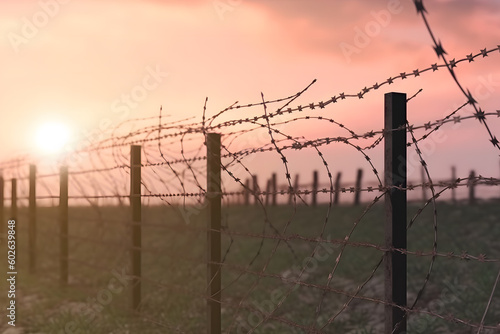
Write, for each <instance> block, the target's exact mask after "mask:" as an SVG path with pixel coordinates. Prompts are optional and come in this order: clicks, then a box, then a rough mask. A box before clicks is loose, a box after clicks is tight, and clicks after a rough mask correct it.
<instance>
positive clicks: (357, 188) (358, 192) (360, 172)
mask: <svg viewBox="0 0 500 334" xmlns="http://www.w3.org/2000/svg"><path fill="white" fill-rule="evenodd" d="M361 179H363V170H362V169H358V174H357V175H356V186H355V188H354V190H355V192H354V205H359V198H360V195H361Z"/></svg>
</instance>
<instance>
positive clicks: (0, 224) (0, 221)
mask: <svg viewBox="0 0 500 334" xmlns="http://www.w3.org/2000/svg"><path fill="white" fill-rule="evenodd" d="M4 188H5V182H4V179H3V176H0V238H3V237H4V233H5V231H6V227H5V224H6V222H4V218H3V217H4V207H5V203H4V200H5V196H4Z"/></svg>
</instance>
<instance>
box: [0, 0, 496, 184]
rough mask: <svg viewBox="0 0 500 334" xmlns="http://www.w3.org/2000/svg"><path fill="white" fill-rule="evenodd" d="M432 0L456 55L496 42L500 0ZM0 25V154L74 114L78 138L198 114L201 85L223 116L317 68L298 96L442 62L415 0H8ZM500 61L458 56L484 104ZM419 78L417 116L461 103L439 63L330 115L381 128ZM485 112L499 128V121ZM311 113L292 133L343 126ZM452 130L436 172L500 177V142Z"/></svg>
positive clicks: (347, 164)
mask: <svg viewBox="0 0 500 334" xmlns="http://www.w3.org/2000/svg"><path fill="white" fill-rule="evenodd" d="M424 4H425V6H426V9H427V12H428V20H429V24H430V25H431V27H432V29H433V31H434V33H435V34H436V36H437V38H438V39H439V40H440V41H441V42H442V44H443V47H444V49H445V51H446V52H447V57H448V59H453V58H456V59H460V58H463V57H465V55H467V54H470V53H473V54H476V53H478V52H479V51H480V50H481V49H484V48H487V49H492V48H496V47H497V45H498V44H499V43H500V40H499V38H498V36H500V24H499V20H498V18H499V17H500V2H498V1H488V0H446V1H438V0H435V1H430V0H428V1H425V2H424ZM0 36H1V38H0V54H1V59H2V61H1V62H0V73H1V76H0V91H1V92H2V93H1V98H0V120H1V121H0V124H2V125H3V127H2V131H0V141H1V142H2V145H1V147H0V160H7V159H10V158H12V157H13V156H16V155H19V154H34V155H35V154H37V153H38V151H37V147H36V136H35V134H36V133H37V131H38V128H40V126H41V125H42V124H43V123H45V122H59V123H63V124H65V126H67V127H68V128H69V129H70V134H71V137H72V140H74V141H78V140H83V139H84V138H85V137H89V136H92V135H93V134H95V133H96V132H100V131H104V132H106V131H108V130H109V129H110V128H112V127H113V126H115V125H117V124H119V123H120V122H121V121H123V120H126V119H130V118H142V117H150V116H155V115H158V112H159V108H160V106H162V108H163V112H164V114H165V115H169V117H171V119H172V120H178V119H182V118H186V117H190V116H195V117H197V119H201V114H202V110H203V104H204V101H205V98H206V97H208V98H209V102H208V104H207V114H208V115H214V114H216V113H217V112H218V111H220V110H222V109H224V108H225V107H227V106H229V105H231V104H233V103H234V102H235V101H239V102H240V103H241V104H245V103H252V102H259V101H260V99H261V97H260V94H261V92H262V93H263V94H264V95H265V97H266V98H268V99H276V98H281V97H285V96H290V95H292V94H294V93H296V92H298V91H300V90H302V89H303V88H304V87H305V86H307V85H308V84H309V83H310V82H311V81H312V80H314V79H317V82H316V83H315V84H314V85H313V86H312V87H311V88H310V89H309V90H308V91H307V94H306V95H305V96H303V97H302V98H301V100H298V101H297V103H299V102H300V103H310V102H318V101H324V100H328V99H329V98H331V97H332V96H334V95H337V96H338V94H339V93H341V92H345V93H351V94H352V93H354V94H355V93H358V92H359V91H361V90H362V89H363V88H364V87H366V86H371V85H373V84H374V83H376V82H381V81H384V80H385V79H387V78H388V77H390V76H396V75H399V74H400V73H401V72H407V73H409V72H412V71H413V70H415V69H423V68H426V67H429V66H430V65H431V64H434V63H436V62H439V59H438V58H437V56H436V53H435V52H434V50H433V47H432V45H433V44H432V40H431V38H430V36H429V34H428V32H427V30H426V28H425V25H424V23H423V21H422V18H421V17H420V16H419V15H417V12H416V10H415V6H414V4H413V1H410V0H401V1H398V0H377V1H373V0H349V1H327V0H315V1H305V0H273V1H263V0H254V1H251V0H220V1H219V0H191V1H180V0H175V1H158V0H156V1H153V0H149V1H132V0H120V1H118V0H116V1H114V0H99V1H95V0H85V1H82V0H71V1H68V0H39V1H32V0H16V1H11V0H5V1H1V2H0ZM499 60H500V53H497V54H491V55H490V56H488V57H486V58H484V59H479V58H478V59H477V60H476V61H474V62H473V63H470V64H468V63H462V64H463V65H462V64H461V65H459V67H458V68H457V74H458V78H459V80H460V81H461V83H462V84H463V85H464V87H466V88H467V89H469V90H470V91H471V92H472V93H473V94H474V96H475V98H476V99H477V100H478V102H479V105H480V106H481V108H482V109H483V110H485V111H486V112H494V111H495V110H498V109H500V103H499V102H500V66H499ZM419 89H423V90H422V93H420V94H419V95H418V96H417V98H415V100H413V101H411V102H410V103H409V107H408V119H409V121H410V123H414V124H423V123H425V122H427V121H431V120H435V119H438V118H442V117H444V116H445V115H446V114H447V113H449V112H451V111H452V110H453V109H454V108H455V107H456V106H458V105H460V104H462V103H463V102H464V101H465V100H464V97H463V95H462V94H461V92H460V91H459V89H458V88H457V86H456V85H455V84H454V82H453V81H452V78H451V76H450V75H449V73H448V72H447V71H446V70H444V69H442V70H439V71H437V72H435V73H429V72H427V73H425V74H422V75H421V76H420V77H418V78H411V79H408V80H403V81H401V80H400V81H398V82H397V83H395V84H394V85H393V86H390V87H384V88H383V89H380V90H378V91H376V92H372V93H370V94H367V95H366V96H365V97H364V99H362V100H354V99H351V100H349V101H342V103H339V104H338V105H335V106H332V107H329V108H327V109H325V111H322V113H323V115H328V117H332V118H335V119H336V120H338V121H339V122H343V123H345V124H346V125H349V126H350V127H351V128H352V129H353V130H355V131H356V132H360V133H363V132H365V131H369V130H380V129H381V128H382V127H383V117H382V116H383V93H385V92H389V91H397V92H404V93H407V94H408V96H411V95H413V94H414V93H416V92H417V91H418V90H419ZM259 112H262V110H259ZM242 113H244V112H242ZM310 113H311V115H313V114H315V113H316V114H315V115H317V113H318V111H310ZM471 113H472V109H471V108H469V109H465V110H463V111H461V115H470V114H471ZM231 116H232V117H235V118H240V117H243V116H244V115H243V114H238V113H236V112H233V113H232V114H231ZM488 120H490V118H488ZM489 123H490V126H491V128H492V131H493V133H494V134H497V136H498V137H500V123H499V122H498V121H497V120H496V119H494V118H491V120H490V121H489ZM310 124H311V126H304V127H301V128H300V129H296V128H293V127H292V128H289V129H287V131H289V132H290V133H300V134H301V135H303V136H305V137H309V136H310V137H311V138H312V137H315V136H320V135H330V136H337V135H339V133H338V129H335V130H333V129H332V128H328V127H324V126H323V125H319V126H316V125H315V124H313V123H312V122H311V123H310ZM299 130H300V131H299ZM443 131H444V136H445V137H446V139H445V140H444V141H443V142H438V141H435V142H434V143H433V144H432V142H431V144H430V145H431V146H432V145H434V147H429V148H428V149H427V151H428V157H427V158H428V159H429V161H431V162H432V164H431V165H432V168H433V171H434V172H435V173H436V175H437V177H438V178H439V177H444V176H446V175H448V174H449V168H450V166H451V165H457V167H458V170H459V173H461V174H462V176H463V175H465V174H467V173H468V170H469V169H473V168H474V169H477V170H479V172H480V173H481V172H482V173H483V174H484V175H485V176H494V177H497V176H498V174H499V159H498V155H499V154H498V153H499V152H498V150H497V149H495V148H494V147H493V145H491V143H489V141H488V140H489V137H488V136H487V134H486V132H485V130H484V127H482V126H480V124H479V123H478V122H465V123H463V124H460V125H459V126H455V127H453V126H448V127H445V129H444V130H443ZM351 151H352V150H351ZM327 152H328V153H331V156H332V158H331V159H332V166H333V165H334V168H336V169H338V170H344V171H346V173H350V174H352V178H353V177H354V172H350V170H353V168H354V167H357V166H358V165H359V164H361V163H363V161H362V160H363V159H362V157H360V156H359V155H356V156H355V157H354V156H353V157H351V155H349V154H351V153H352V152H349V150H348V148H346V147H343V146H332V147H331V148H330V147H329V148H327ZM373 155H374V160H375V162H376V163H379V164H380V162H381V161H383V160H382V153H381V152H379V151H374V153H373ZM339 157H340V158H339ZM290 158H291V159H292V160H293V159H296V166H297V170H299V171H300V170H312V169H313V168H314V167H315V166H319V165H320V164H321V162H320V161H319V160H318V161H316V160H317V159H316V160H315V161H314V162H312V161H310V162H308V163H306V162H304V159H303V158H301V157H299V156H297V155H293V154H292V153H290ZM256 168H257V169H258V168H262V169H263V167H259V166H257V167H256ZM266 168H267V170H269V169H277V168H280V166H279V164H276V165H273V166H271V167H269V166H268V167H266ZM308 173H309V172H308ZM350 174H349V175H350ZM415 175H416V174H415Z"/></svg>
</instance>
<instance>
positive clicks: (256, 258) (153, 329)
mask: <svg viewBox="0 0 500 334" xmlns="http://www.w3.org/2000/svg"><path fill="white" fill-rule="evenodd" d="M365 207H366V205H361V206H359V207H352V206H340V207H334V208H332V211H331V212H330V215H329V217H328V221H327V223H326V226H324V224H325V217H326V215H327V209H328V208H327V207H326V206H319V207H316V208H312V207H306V206H298V207H297V208H296V210H294V209H293V208H291V207H287V206H278V207H274V208H271V207H270V208H266V211H267V214H264V211H263V210H262V208H255V207H242V206H233V207H226V208H224V209H223V217H224V221H223V225H224V227H225V229H224V231H225V232H224V235H223V239H222V241H223V247H222V254H223V256H224V257H225V259H224V264H223V267H222V270H223V271H222V280H223V287H224V289H223V292H222V303H223V304H222V321H223V328H224V329H225V331H226V332H228V330H229V328H231V330H230V333H247V332H248V331H249V330H250V329H252V328H253V327H254V326H255V325H256V324H259V323H260V322H261V321H262V320H263V319H264V318H263V316H262V314H269V313H270V310H275V309H276V310H275V312H273V314H272V317H271V318H270V319H267V320H265V321H264V322H263V323H260V324H259V325H258V326H257V328H256V329H255V331H254V333H303V332H304V330H303V329H302V328H301V326H304V327H305V326H310V325H311V324H313V323H315V324H316V325H317V328H321V327H322V326H323V325H324V324H326V323H327V322H328V319H329V318H330V317H332V316H333V315H335V314H337V313H338V316H336V317H335V320H334V321H333V322H331V323H330V324H328V325H326V327H325V328H324V329H323V332H324V333H360V334H361V333H381V331H382V329H383V323H384V316H383V312H384V307H383V305H382V304H380V303H378V302H374V301H371V300H367V298H371V299H374V300H383V299H384V285H383V265H382V266H380V268H378V269H377V270H376V271H375V272H373V271H374V269H375V267H376V265H377V263H378V262H379V261H380V259H381V257H382V255H383V253H382V251H380V250H377V249H375V248H373V247H365V246H363V245H364V244H366V243H368V244H375V245H383V240H384V233H383V231H384V207H383V204H377V205H375V206H374V207H373V208H371V210H369V211H368V213H367V214H366V215H365V216H364V217H363V218H362V219H361V220H360V221H359V223H358V224H357V225H356V226H355V228H353V227H354V223H355V222H356V221H357V219H358V218H359V217H361V215H362V213H363V211H364V209H365ZM418 208H419V206H417V205H410V206H409V210H408V217H409V219H410V218H411V217H413V216H414V215H415V213H416V212H417V210H418ZM266 216H267V220H268V221H269V222H270V224H269V223H265V219H264V218H265V217H266ZM37 217H38V222H37V224H38V241H37V252H36V256H37V271H36V274H33V275H32V274H29V271H28V252H27V246H28V245H27V228H26V226H27V212H26V211H25V210H23V209H21V210H20V212H19V218H18V220H17V224H18V245H17V247H18V258H17V263H18V282H17V289H18V291H17V292H18V293H17V295H16V298H17V306H18V308H17V325H18V326H20V327H22V328H24V330H25V333H65V331H64V328H65V327H67V328H70V329H71V328H73V329H74V330H73V331H69V330H66V332H67V333H70V332H74V333H117V334H118V333H176V332H179V333H203V332H205V326H206V319H205V314H206V309H205V299H204V297H205V296H206V293H205V289H206V262H205V260H206V251H205V248H206V229H205V221H204V214H203V211H201V212H199V214H194V215H192V216H191V217H190V218H191V219H190V221H189V223H186V222H185V221H184V220H183V219H182V215H181V214H180V210H179V209H178V208H172V207H170V208H167V207H149V208H144V212H143V223H144V227H143V239H142V240H143V266H142V268H143V269H142V270H143V271H142V275H143V294H142V295H143V305H142V316H139V315H134V314H131V312H130V303H131V301H130V295H131V293H130V288H131V284H130V280H128V279H127V278H128V277H127V276H126V275H122V274H125V273H127V272H129V271H128V269H129V267H128V265H129V261H128V260H129V257H130V256H129V253H128V249H127V245H128V244H129V241H130V235H129V232H130V226H129V225H127V222H128V210H127V209H126V208H117V207H101V208H99V209H93V208H88V207H73V208H70V226H69V234H70V235H71V236H73V237H72V238H71V239H70V249H69V254H70V255H69V257H70V265H69V273H70V274H69V275H70V276H69V285H68V286H67V287H61V286H60V285H59V282H58V280H59V255H58V254H59V235H58V223H57V217H58V213H57V209H56V208H39V209H38V215H37ZM499 217H500V206H499V205H498V203H493V202H489V203H482V204H478V205H476V206H467V205H460V206H454V205H451V204H449V203H445V202H440V203H438V251H439V252H440V253H449V252H453V253H454V254H458V255H460V254H462V252H464V251H466V252H467V253H468V254H471V255H474V256H478V255H480V254H485V255H486V256H487V258H491V259H499V258H500V243H499V242H498V240H499V239H500V224H499ZM271 224H272V226H271ZM323 227H324V228H325V230H324V232H323V238H324V239H327V238H330V239H333V240H342V239H344V237H345V236H346V235H351V237H350V241H351V242H353V243H358V242H359V243H360V245H348V246H345V249H343V247H342V246H341V245H339V244H335V243H324V244H323V245H322V246H319V248H318V254H317V255H316V256H315V257H314V258H313V260H311V258H310V256H311V255H312V254H313V253H312V252H313V249H314V248H315V246H316V245H317V243H316V242H315V241H314V240H313V239H314V238H317V237H318V236H319V235H320V233H321V231H322V229H323ZM273 228H275V229H276V230H277V231H279V232H280V233H281V235H282V236H286V237H287V241H286V242H285V241H278V240H277V239H276V238H274V237H273V236H276V233H275V230H273ZM285 228H286V232H283V231H284V230H285ZM263 233H265V234H266V238H262V234H263ZM297 236H300V238H299V237H297ZM433 240H434V228H433V215H432V209H431V208H430V207H429V208H426V209H425V210H424V211H423V213H422V214H421V215H420V216H419V218H418V219H417V220H416V222H415V223H414V225H413V226H412V227H411V228H410V229H409V231H408V249H409V251H424V252H426V251H431V250H432V245H433ZM341 251H342V253H341ZM2 252H3V253H4V254H5V255H6V251H5V244H3V247H2ZM340 253H341V254H342V256H341V257H340V258H339V257H338V256H339V254H340ZM5 258H6V256H2V260H1V261H2V262H1V263H2V268H6V267H5ZM338 258H339V259H340V260H339V263H338V267H337V268H336V269H335V272H334V274H333V276H332V279H331V282H330V284H329V287H330V288H331V290H332V291H327V292H326V293H324V300H323V302H322V304H321V310H320V312H319V314H318V316H316V309H317V307H318V304H319V302H320V300H321V299H322V296H323V290H322V289H321V287H322V286H325V285H326V284H327V281H328V277H329V275H330V274H331V273H332V269H333V268H334V266H335V264H336V260H337V259H338ZM308 259H309V261H308ZM430 263H431V257H430V256H414V255H409V256H408V287H409V288H408V290H409V291H408V300H409V303H412V302H413V300H414V299H415V297H416V294H417V292H418V291H419V289H420V288H421V287H422V284H423V282H424V279H425V276H426V274H427V272H428V270H429V265H430ZM264 266H265V267H266V270H265V271H262V269H263V267H264ZM304 266H305V267H306V269H305V270H303V273H302V275H301V276H300V278H299V280H300V281H301V283H300V284H293V280H294V279H297V277H298V274H299V273H300V271H301V269H302V268H303V267H304ZM499 269H500V263H498V262H481V261H476V260H462V259H459V258H448V257H437V258H436V261H435V263H434V267H433V270H432V273H431V276H430V281H429V283H428V284H427V286H426V289H425V292H424V294H423V296H422V298H421V299H420V302H419V303H418V304H417V308H418V309H421V310H425V311H430V312H431V313H435V314H439V315H441V316H443V317H447V316H449V315H451V316H452V317H453V318H458V319H461V320H464V321H470V322H471V323H475V324H477V323H479V322H480V321H481V318H482V316H483V313H484V310H485V308H486V304H487V302H488V299H489V297H490V294H491V291H492V287H493V284H494V282H495V279H496V276H497V273H498V270H499ZM4 272H6V270H4ZM372 274H373V277H371V275H372ZM120 277H121V284H120V279H119V278H120ZM370 277H371V279H369V278H370ZM286 278H288V279H286ZM367 280H369V282H368V283H366V285H363V284H364V282H365V281H367ZM1 282H2V283H1V285H0V289H1V291H5V293H4V292H2V293H1V294H0V302H1V303H2V305H7V304H6V303H7V299H6V291H7V286H6V280H5V279H3V280H1ZM360 285H363V289H362V290H361V291H360V292H359V295H360V296H363V298H355V299H354V300H353V301H352V302H350V303H349V306H348V307H347V308H346V309H345V310H344V311H343V312H339V311H341V310H342V309H343V305H344V304H345V303H346V302H348V301H349V299H350V298H349V295H352V294H354V293H355V292H356V290H357V287H358V286H360ZM124 286H125V287H124ZM335 291H344V292H346V294H342V293H340V294H339V293H335ZM364 297H367V298H364ZM278 304H279V307H276V305H278ZM277 318H279V319H277ZM3 319H4V320H5V316H3ZM498 319H500V288H499V289H497V291H496V293H495V295H494V297H493V300H492V303H491V305H490V309H489V312H488V314H487V316H486V320H485V324H486V325H489V326H496V325H498V323H499V320H498ZM4 320H2V322H3V321H4ZM6 328H7V327H6V326H4V327H3V328H2V329H6ZM0 332H1V331H0ZM475 332H477V329H475V330H474V329H472V328H471V327H469V326H467V325H463V324H460V323H457V322H454V321H452V320H450V319H447V320H444V319H441V318H439V317H436V316H435V315H432V314H428V313H423V312H417V313H412V314H411V315H410V317H409V333H475ZM494 332H495V330H483V331H482V333H494ZM496 332H498V330H497V331H496Z"/></svg>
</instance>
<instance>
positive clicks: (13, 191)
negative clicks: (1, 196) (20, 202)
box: [10, 179, 17, 227]
mask: <svg viewBox="0 0 500 334" xmlns="http://www.w3.org/2000/svg"><path fill="white" fill-rule="evenodd" d="M11 182H12V183H11V184H12V187H11V196H10V197H11V200H10V216H11V219H12V220H16V219H17V179H12V181H11ZM16 227H17V224H16Z"/></svg>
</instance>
